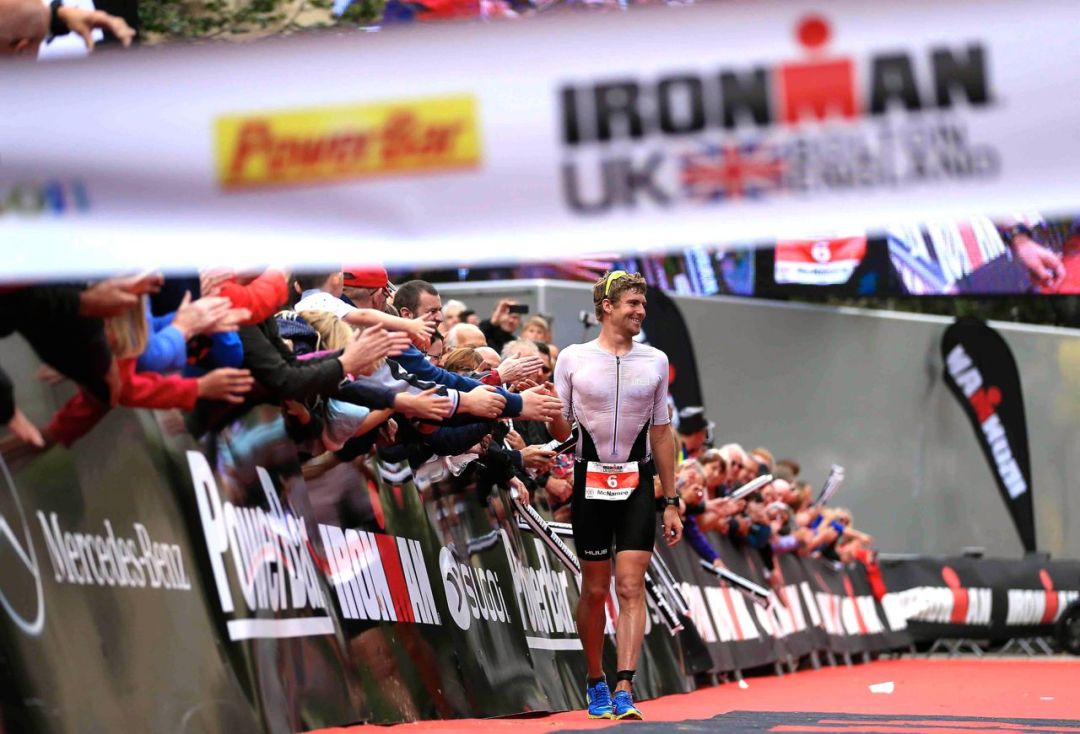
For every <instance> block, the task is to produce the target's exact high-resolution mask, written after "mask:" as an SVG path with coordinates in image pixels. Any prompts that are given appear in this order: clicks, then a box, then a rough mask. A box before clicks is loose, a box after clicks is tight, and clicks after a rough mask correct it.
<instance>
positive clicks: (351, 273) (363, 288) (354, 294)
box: [342, 265, 393, 311]
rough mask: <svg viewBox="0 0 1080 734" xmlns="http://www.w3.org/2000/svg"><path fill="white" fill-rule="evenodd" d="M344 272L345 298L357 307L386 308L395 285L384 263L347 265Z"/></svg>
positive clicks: (381, 309)
mask: <svg viewBox="0 0 1080 734" xmlns="http://www.w3.org/2000/svg"><path fill="white" fill-rule="evenodd" d="M342 272H343V274H344V276H345V279H344V284H345V288H344V295H345V300H346V301H347V302H349V303H350V304H351V305H353V306H355V307H356V308H373V309H375V310H377V311H385V310H386V299H387V298H389V297H390V295H391V294H392V293H393V286H391V285H390V281H389V279H388V278H387V275H386V268H384V267H383V266H382V265H346V266H345V267H344V268H343V269H342Z"/></svg>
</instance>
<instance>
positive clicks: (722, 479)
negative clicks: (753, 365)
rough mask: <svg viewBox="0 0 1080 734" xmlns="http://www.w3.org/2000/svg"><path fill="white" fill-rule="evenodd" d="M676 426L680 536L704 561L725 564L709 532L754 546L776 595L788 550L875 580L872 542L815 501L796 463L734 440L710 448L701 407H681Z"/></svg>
mask: <svg viewBox="0 0 1080 734" xmlns="http://www.w3.org/2000/svg"><path fill="white" fill-rule="evenodd" d="M673 423H674V424H675V425H677V427H676V428H674V429H673V430H675V431H676V434H677V437H678V446H679V452H680V457H679V458H680V460H681V461H680V463H679V465H678V469H677V474H676V486H677V488H678V491H679V494H680V496H681V498H682V504H681V509H682V512H683V513H684V518H683V519H684V532H685V535H686V539H687V542H688V543H689V544H690V546H691V547H692V548H693V549H694V552H695V553H697V554H698V556H700V557H701V558H702V559H703V560H705V561H706V562H708V563H711V564H713V565H715V566H721V567H722V566H723V565H724V561H723V560H722V558H721V555H720V552H719V551H718V549H717V548H716V547H715V546H714V544H713V543H711V542H710V540H709V538H708V537H707V535H706V533H708V532H715V533H718V534H720V535H723V536H726V537H727V538H728V539H729V540H730V541H731V542H732V543H734V544H735V545H736V546H744V545H745V546H749V547H750V548H752V549H754V550H755V551H756V552H757V553H758V554H759V555H760V558H761V563H762V569H763V571H764V573H765V575H766V577H767V578H768V579H769V582H770V584H771V585H772V586H773V588H775V589H777V590H780V589H782V588H783V586H784V580H783V573H782V571H781V569H780V565H779V563H778V560H779V557H780V556H781V555H782V554H785V553H794V554H797V555H799V556H805V557H821V558H825V559H827V560H831V561H838V562H843V563H849V562H855V561H858V562H861V563H863V564H865V565H866V566H867V568H868V570H869V571H870V573H871V576H872V577H873V576H874V575H875V567H876V553H875V551H874V547H873V546H874V538H873V537H872V536H871V535H869V534H867V533H865V532H863V531H861V530H858V529H856V528H855V527H854V526H853V525H852V518H851V512H850V510H848V509H846V508H843V507H831V506H829V505H827V504H825V503H822V502H820V501H816V500H815V497H814V489H813V487H812V485H811V484H810V483H809V482H807V481H805V480H803V479H802V478H801V477H800V472H801V467H800V465H799V462H798V461H796V460H794V459H780V460H776V459H775V458H774V456H773V454H772V452H771V451H769V449H767V448H765V447H758V448H754V449H752V450H749V451H748V450H747V449H745V448H743V447H742V446H740V445H739V444H737V443H727V444H722V445H720V446H719V447H715V446H713V445H712V444H713V441H712V432H713V428H714V426H713V424H712V423H711V422H709V421H708V420H706V418H705V414H704V411H703V409H702V408H700V407H689V408H684V409H683V410H682V411H680V413H679V420H678V421H677V422H673ZM764 475H771V476H772V480H771V481H770V482H768V483H766V484H765V485H764V486H762V487H760V488H759V489H758V490H757V491H755V492H753V493H751V494H750V495H749V496H747V497H745V498H743V499H732V498H731V497H730V496H729V495H731V494H732V493H733V492H735V490H737V489H738V488H739V487H741V486H744V485H745V484H747V483H748V482H750V481H752V480H754V479H756V478H758V477H760V476H764ZM658 491H659V490H658ZM657 496H659V495H657Z"/></svg>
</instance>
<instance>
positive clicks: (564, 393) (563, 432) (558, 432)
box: [548, 352, 574, 441]
mask: <svg viewBox="0 0 1080 734" xmlns="http://www.w3.org/2000/svg"><path fill="white" fill-rule="evenodd" d="M570 374H571V367H570V360H568V359H566V352H563V358H562V359H560V360H559V361H558V362H556V363H555V393H556V394H557V395H558V396H559V399H560V400H562V405H563V409H562V413H561V414H559V415H558V416H557V417H555V418H552V419H551V421H549V422H548V433H550V434H551V437H552V438H554V439H557V440H559V441H565V440H566V439H568V438H570V421H571V420H573V416H574V390H573V387H572V386H571V382H570Z"/></svg>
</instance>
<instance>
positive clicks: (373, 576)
mask: <svg viewBox="0 0 1080 734" xmlns="http://www.w3.org/2000/svg"><path fill="white" fill-rule="evenodd" d="M319 536H320V537H321V538H322V543H323V549H324V551H325V552H326V564H327V568H326V571H327V573H328V574H329V576H330V583H331V584H332V585H333V587H334V590H335V591H336V592H337V598H338V604H339V605H340V607H341V614H342V616H343V617H344V618H345V619H364V620H375V621H378V620H381V621H384V622H414V623H415V622H419V623H423V624H442V620H441V619H440V617H439V612H438V610H437V609H436V607H435V597H434V595H433V594H432V591H431V582H430V581H429V580H428V573H427V566H426V565H425V564H424V552H423V549H422V548H421V547H420V543H419V541H416V540H412V539H411V538H398V537H395V536H393V535H383V534H381V533H369V532H366V531H363V530H353V529H351V528H349V529H346V530H342V529H341V528H339V527H335V526H333V525H319Z"/></svg>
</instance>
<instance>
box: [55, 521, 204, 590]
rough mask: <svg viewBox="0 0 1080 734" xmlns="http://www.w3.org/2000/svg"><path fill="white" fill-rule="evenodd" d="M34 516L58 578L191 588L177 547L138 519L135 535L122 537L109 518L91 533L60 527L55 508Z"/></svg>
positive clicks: (75, 580) (107, 583)
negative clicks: (99, 530)
mask: <svg viewBox="0 0 1080 734" xmlns="http://www.w3.org/2000/svg"><path fill="white" fill-rule="evenodd" d="M37 517H38V521H39V522H40V523H41V532H42V534H43V535H44V536H45V545H46V547H47V548H48V549H49V560H50V561H52V567H53V575H54V577H55V579H56V581H57V583H68V584H95V585H97V586H119V587H121V588H125V587H127V588H146V587H147V586H148V585H149V586H150V587H151V588H154V589H158V588H164V589H178V590H184V591H186V590H189V589H191V581H189V580H188V575H187V570H186V569H185V568H184V554H183V552H182V551H181V549H180V546H178V545H176V544H174V543H159V542H156V541H154V540H153V539H152V538H151V537H150V531H149V530H147V529H146V526H145V525H143V524H142V523H134V524H133V525H132V529H133V530H134V532H135V537H134V538H124V537H122V536H121V537H117V535H116V534H115V533H114V532H113V527H112V523H111V522H109V521H108V520H105V521H104V526H105V532H104V533H101V534H97V535H95V534H93V533H73V532H69V531H65V530H63V529H62V528H61V527H60V521H59V519H58V518H57V515H56V513H55V512H52V513H50V514H49V515H48V516H46V515H45V513H44V512H41V511H40V510H39V511H38V513H37Z"/></svg>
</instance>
